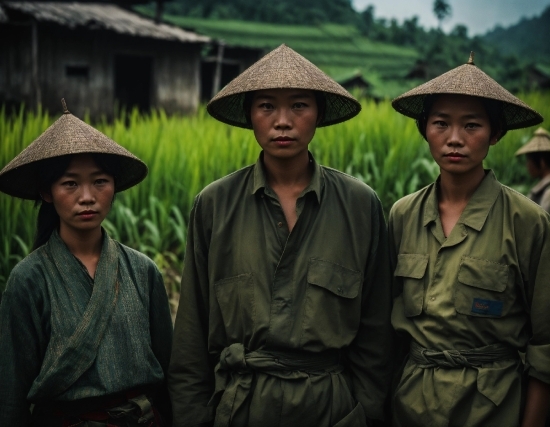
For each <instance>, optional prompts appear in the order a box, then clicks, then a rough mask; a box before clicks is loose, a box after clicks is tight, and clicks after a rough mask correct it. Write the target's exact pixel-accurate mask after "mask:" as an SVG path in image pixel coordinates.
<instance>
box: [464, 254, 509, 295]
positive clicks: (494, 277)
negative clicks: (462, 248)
mask: <svg viewBox="0 0 550 427" xmlns="http://www.w3.org/2000/svg"><path fill="white" fill-rule="evenodd" d="M509 275H510V269H509V268H508V266H507V265H505V264H500V263H498V262H493V261H489V260H486V259H478V258H470V257H467V256H463V257H462V261H461V263H460V269H459V270H458V281H459V282H460V283H464V284H465V285H468V286H473V287H475V288H480V289H486V290H489V291H496V292H503V291H504V290H505V289H506V285H507V284H508V279H509Z"/></svg>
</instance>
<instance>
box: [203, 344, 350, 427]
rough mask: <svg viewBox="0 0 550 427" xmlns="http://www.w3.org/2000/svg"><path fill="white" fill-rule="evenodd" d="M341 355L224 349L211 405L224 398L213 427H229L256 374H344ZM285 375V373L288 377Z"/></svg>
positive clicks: (303, 376)
mask: <svg viewBox="0 0 550 427" xmlns="http://www.w3.org/2000/svg"><path fill="white" fill-rule="evenodd" d="M343 369H344V368H343V366H342V365H341V364H340V352H339V351H338V350H334V351H325V352H323V353H311V352H304V351H301V352H299V351H297V352H275V351H265V350H256V351H252V352H250V353H246V352H245V349H244V346H243V345H242V344H231V345H230V346H229V347H226V348H224V349H223V351H222V352H221V354H220V361H219V363H218V364H217V365H216V368H215V381H216V386H215V391H214V395H213V396H212V399H210V402H209V405H214V404H215V401H216V400H217V398H219V397H220V395H221V400H220V403H219V404H218V406H217V409H216V418H215V422H214V427H222V426H223V427H226V426H229V424H230V423H231V418H232V415H233V414H234V413H235V412H236V411H237V410H238V409H239V408H240V407H241V406H242V405H243V404H244V402H245V401H246V398H247V397H248V395H249V394H250V392H251V389H252V380H253V377H254V372H255V371H257V372H263V373H267V374H269V375H273V376H277V377H280V378H289V376H288V375H287V374H288V373H289V371H290V372H291V373H292V378H307V377H308V376H309V374H310V373H319V374H321V375H322V374H325V373H329V372H337V373H338V372H341V371H342V370H343ZM285 373H286V374H285Z"/></svg>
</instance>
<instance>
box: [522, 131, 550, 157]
mask: <svg viewBox="0 0 550 427" xmlns="http://www.w3.org/2000/svg"><path fill="white" fill-rule="evenodd" d="M544 151H550V133H549V132H548V131H547V130H546V129H543V128H540V127H539V128H538V129H537V130H536V131H535V133H534V134H533V138H531V139H530V140H529V142H528V143H527V144H525V145H524V146H523V147H521V148H520V149H519V150H518V151H516V156H520V155H522V154H528V153H540V152H544Z"/></svg>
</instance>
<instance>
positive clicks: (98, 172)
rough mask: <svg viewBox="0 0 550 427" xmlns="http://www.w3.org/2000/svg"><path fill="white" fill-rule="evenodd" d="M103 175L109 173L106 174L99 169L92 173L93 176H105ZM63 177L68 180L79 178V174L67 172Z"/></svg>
mask: <svg viewBox="0 0 550 427" xmlns="http://www.w3.org/2000/svg"><path fill="white" fill-rule="evenodd" d="M103 174H107V172H104V171H102V170H101V169H98V170H96V171H94V172H92V175H103ZM62 176H64V177H66V178H78V176H79V174H78V173H76V172H65V173H64V174H63V175H62Z"/></svg>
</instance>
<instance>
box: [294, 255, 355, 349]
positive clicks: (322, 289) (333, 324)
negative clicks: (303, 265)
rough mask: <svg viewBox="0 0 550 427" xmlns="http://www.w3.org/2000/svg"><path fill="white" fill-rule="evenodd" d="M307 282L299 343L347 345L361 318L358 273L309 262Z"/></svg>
mask: <svg viewBox="0 0 550 427" xmlns="http://www.w3.org/2000/svg"><path fill="white" fill-rule="evenodd" d="M307 282H308V285H307V291H306V303H305V313H304V323H303V333H302V343H306V342H318V343H322V344H323V345H325V346H327V347H337V348H340V347H343V346H345V345H348V344H349V343H350V342H351V341H352V340H353V338H354V337H355V334H356V332H357V329H358V327H359V321H360V318H361V297H360V293H359V289H360V287H361V272H360V271H355V270H350V269H348V268H345V267H342V266H341V265H338V264H335V263H332V262H328V261H323V260H320V259H311V260H310V261H309V265H308V270H307Z"/></svg>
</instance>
